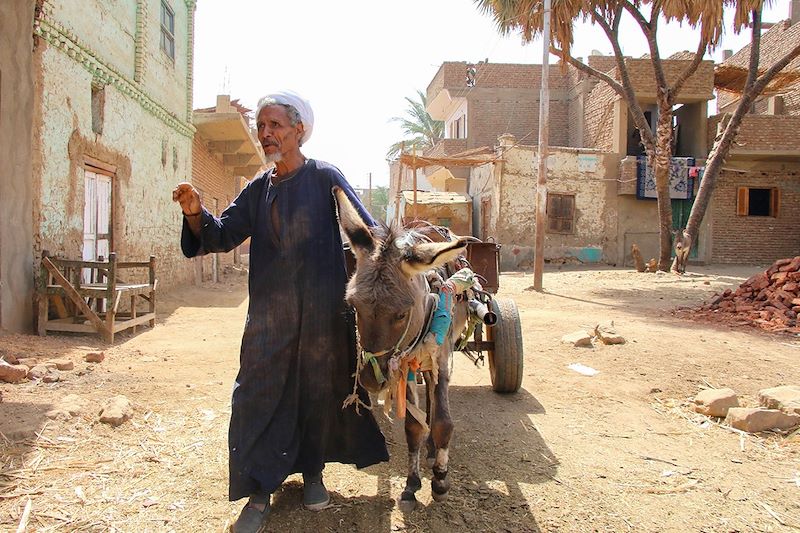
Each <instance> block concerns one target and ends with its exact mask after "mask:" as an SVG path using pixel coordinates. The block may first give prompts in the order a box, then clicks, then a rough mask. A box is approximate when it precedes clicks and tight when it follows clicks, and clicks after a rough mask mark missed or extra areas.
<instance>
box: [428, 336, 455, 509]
mask: <svg viewBox="0 0 800 533" xmlns="http://www.w3.org/2000/svg"><path fill="white" fill-rule="evenodd" d="M442 351H444V350H442ZM449 358H450V354H449V353H445V354H443V357H441V358H440V364H439V383H438V384H437V385H436V388H435V390H434V402H433V420H432V421H431V437H432V438H433V444H434V446H435V447H436V455H435V457H434V462H433V479H432V480H431V491H432V493H433V499H434V500H436V501H437V502H438V501H442V500H444V499H445V498H446V497H447V492H448V491H449V490H450V480H448V479H447V463H448V452H449V448H450V438H451V437H452V436H453V420H452V419H451V418H450V398H449V394H448V388H449V385H450V375H449V374H450V372H449V370H448V366H447V361H448V360H449Z"/></svg>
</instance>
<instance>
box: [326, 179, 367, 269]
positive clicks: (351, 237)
mask: <svg viewBox="0 0 800 533" xmlns="http://www.w3.org/2000/svg"><path fill="white" fill-rule="evenodd" d="M333 197H334V199H335V200H336V208H337V211H338V213H339V225H340V226H341V227H342V229H343V230H344V233H345V235H346V236H347V240H348V241H349V242H350V248H351V249H352V250H353V253H354V254H355V256H356V260H359V259H361V258H362V257H365V256H369V255H370V254H372V252H374V251H375V247H376V243H375V238H374V237H373V236H372V232H371V231H370V230H369V226H367V225H366V224H364V221H363V220H362V219H361V215H359V214H358V211H356V208H355V207H353V204H352V203H351V202H350V199H349V198H348V197H347V194H345V192H344V191H343V190H342V189H341V188H340V187H334V188H333Z"/></svg>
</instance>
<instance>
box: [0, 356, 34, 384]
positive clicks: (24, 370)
mask: <svg viewBox="0 0 800 533" xmlns="http://www.w3.org/2000/svg"><path fill="white" fill-rule="evenodd" d="M29 370H30V368H29V367H27V366H25V365H10V364H8V363H6V362H5V361H0V381H4V382H6V383H19V382H20V381H22V380H24V379H25V378H26V377H28V371H29Z"/></svg>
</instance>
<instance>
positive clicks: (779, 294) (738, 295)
mask: <svg viewBox="0 0 800 533" xmlns="http://www.w3.org/2000/svg"><path fill="white" fill-rule="evenodd" d="M696 313H697V314H709V313H713V314H714V316H718V315H719V314H720V313H723V314H729V315H731V316H732V318H735V319H737V320H739V321H741V322H742V323H750V324H752V325H754V326H757V327H760V328H761V329H764V330H767V331H772V332H781V331H783V332H788V333H800V327H798V321H797V316H798V315H799V314H800V256H797V257H794V258H788V259H780V260H778V261H775V263H774V264H773V265H772V266H771V267H769V268H768V269H767V270H765V271H764V272H761V273H759V274H756V275H755V276H753V277H751V278H750V279H748V280H747V281H745V282H744V283H742V284H741V285H739V287H738V288H737V289H736V290H731V289H727V290H725V292H723V293H722V294H718V295H716V296H715V297H714V298H713V299H712V300H711V302H710V303H708V304H705V305H703V306H702V307H701V308H700V309H699V310H698V311H696Z"/></svg>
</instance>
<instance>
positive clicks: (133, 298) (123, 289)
mask: <svg viewBox="0 0 800 533" xmlns="http://www.w3.org/2000/svg"><path fill="white" fill-rule="evenodd" d="M131 269H147V279H146V280H145V279H144V275H143V274H141V275H140V278H142V279H140V280H138V281H137V282H126V281H124V280H123V279H121V277H120V274H121V273H122V271H125V270H131ZM87 270H88V276H87V277H88V278H89V279H90V280H91V281H90V282H85V281H84V276H86V274H87ZM128 279H132V278H128ZM157 285H158V281H157V280H156V258H155V256H152V255H151V256H150V260H149V261H145V262H122V261H117V254H116V253H113V252H112V253H111V254H109V257H108V261H102V260H101V261H75V260H68V259H58V258H55V257H49V256H48V255H47V254H44V255H43V257H42V271H41V276H40V280H39V285H38V288H37V292H38V294H39V298H38V300H39V317H38V318H39V323H38V332H39V335H41V336H45V335H47V332H48V331H68V332H77V333H99V334H100V335H101V336H102V337H103V338H104V339H105V340H106V341H107V342H109V343H112V342H114V334H115V333H117V332H119V331H122V330H125V329H128V328H133V331H134V333H135V332H136V327H137V326H140V325H143V324H145V323H147V324H149V325H150V327H153V326H155V323H156V286H157ZM123 297H124V298H130V310H129V311H128V312H125V313H123V312H118V309H119V304H120V300H121V299H122V298H123ZM140 300H144V301H145V302H147V311H146V312H145V313H143V314H138V313H137V309H136V304H137V301H140ZM51 305H52V306H53V308H54V309H53V311H54V312H55V313H54V314H56V315H57V318H50V313H51Z"/></svg>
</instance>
